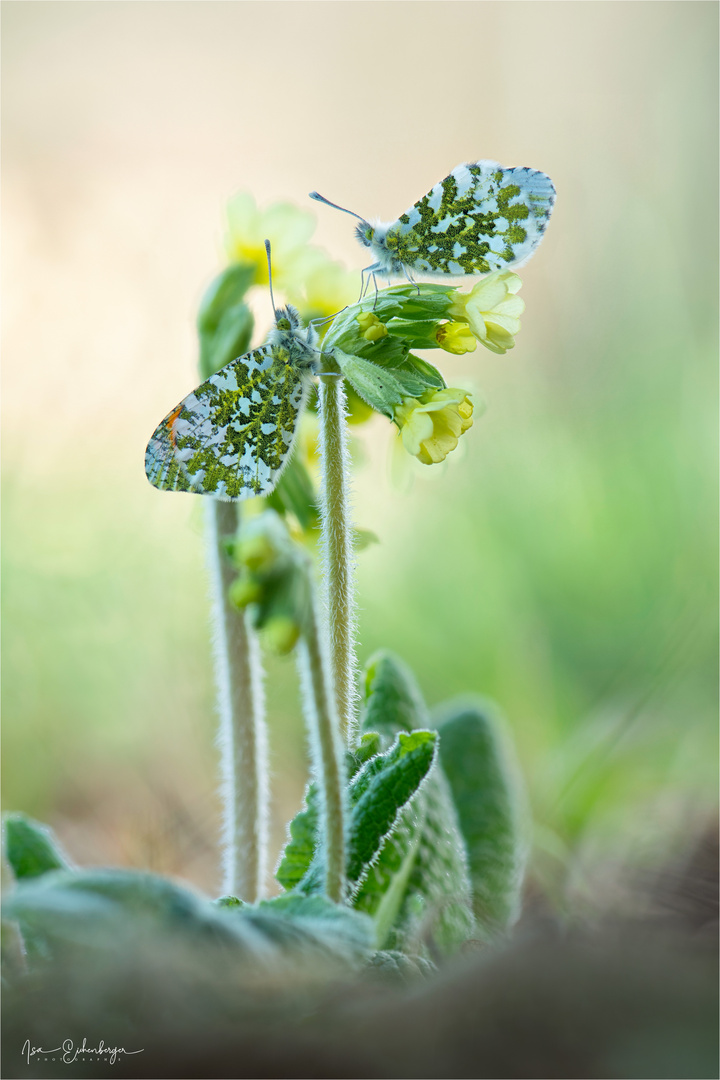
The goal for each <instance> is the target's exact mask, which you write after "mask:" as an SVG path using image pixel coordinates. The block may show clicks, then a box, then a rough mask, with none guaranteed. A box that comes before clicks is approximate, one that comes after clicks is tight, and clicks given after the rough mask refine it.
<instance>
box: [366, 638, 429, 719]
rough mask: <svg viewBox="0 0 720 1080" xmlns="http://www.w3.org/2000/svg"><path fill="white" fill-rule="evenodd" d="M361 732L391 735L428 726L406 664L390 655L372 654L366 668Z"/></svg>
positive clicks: (381, 652)
mask: <svg viewBox="0 0 720 1080" xmlns="http://www.w3.org/2000/svg"><path fill="white" fill-rule="evenodd" d="M364 681H365V687H364V689H365V708H364V711H363V716H362V728H363V731H379V732H380V733H381V734H383V735H386V736H393V735H395V734H396V733H397V732H398V731H413V730H414V729H415V728H420V727H428V726H429V713H428V710H427V707H426V705H425V702H424V701H423V699H422V695H421V693H420V691H419V689H418V686H417V683H416V682H415V679H414V676H413V674H412V672H411V671H410V668H409V667H408V666H407V664H404V663H403V662H402V660H400V659H398V657H396V656H393V654H392V653H390V652H386V651H384V650H380V651H379V652H376V653H373V655H372V656H371V657H370V659H369V660H368V662H367V664H366V666H365V679H364Z"/></svg>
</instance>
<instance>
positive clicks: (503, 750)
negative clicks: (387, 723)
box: [435, 702, 527, 934]
mask: <svg viewBox="0 0 720 1080" xmlns="http://www.w3.org/2000/svg"><path fill="white" fill-rule="evenodd" d="M435 722H436V726H437V729H438V732H439V734H440V761H441V763H442V768H443V772H444V773H445V775H446V776H447V779H448V783H449V785H450V791H451V793H452V798H453V802H454V805H455V809H456V811H457V817H458V823H459V826H460V830H461V832H462V835H463V837H464V839H465V844H466V847H467V854H468V867H469V871H470V880H471V884H472V889H473V907H474V910H475V916H476V918H477V920H478V923H479V924H480V925H481V926H482V927H483V928H484V930H485V931H486V932H487V933H489V934H492V933H495V932H497V931H498V930H502V929H504V928H505V927H507V926H508V925H509V924H511V923H512V922H513V921H514V920H515V919H516V918H517V915H518V913H519V908H520V891H521V887H522V880H523V874H524V870H525V862H526V857H527V840H526V837H527V828H526V822H525V800H524V793H523V786H522V781H521V778H520V774H519V771H518V768H517V765H516V764H515V761H514V754H513V751H512V746H511V744H510V740H509V737H508V735H507V734H506V732H505V730H504V725H503V724H502V723H501V721H500V719H499V717H498V716H497V715H496V714H495V713H494V712H493V710H492V709H491V708H490V707H489V706H488V705H487V704H486V703H484V702H478V703H475V702H465V703H463V702H458V703H452V702H451V703H450V704H448V705H446V706H445V707H444V708H443V709H442V710H441V711H440V712H439V713H438V714H437V716H436V717H435Z"/></svg>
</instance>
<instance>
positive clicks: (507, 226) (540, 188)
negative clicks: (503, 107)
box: [375, 161, 555, 276]
mask: <svg viewBox="0 0 720 1080" xmlns="http://www.w3.org/2000/svg"><path fill="white" fill-rule="evenodd" d="M554 203H555V188H554V186H553V183H552V181H551V180H550V177H549V176H546V175H545V173H542V172H538V170H537V169H528V168H513V169H505V168H503V167H502V165H499V164H498V163H497V162H496V161H475V162H471V163H469V164H467V165H458V167H457V168H456V169H453V171H452V172H451V173H450V175H449V176H446V177H445V179H444V180H441V181H440V182H439V183H438V184H436V185H435V187H434V188H433V189H432V191H429V192H428V194H427V195H424V196H423V198H422V199H420V200H419V201H418V202H416V203H415V204H414V205H413V206H411V207H410V209H409V210H407V211H406V212H405V213H404V214H402V215H401V216H400V217H399V218H398V220H397V221H394V222H391V223H390V224H389V225H388V226H386V227H385V228H386V229H387V232H386V233H385V235H384V237H383V235H382V234H383V227H382V226H381V227H380V228H379V229H377V230H376V232H375V240H376V242H378V243H379V244H382V246H383V247H384V248H385V249H386V252H387V254H389V255H390V256H391V258H392V260H393V263H395V264H396V267H393V268H394V269H395V268H401V267H402V266H403V265H404V266H406V267H408V268H409V269H411V270H415V271H417V272H418V273H419V274H423V275H431V276H432V275H435V274H438V275H439V274H453V275H462V274H487V273H490V272H491V271H493V270H500V269H507V268H508V267H510V266H518V265H520V264H521V263H523V262H525V261H526V260H527V259H529V258H530V256H531V255H532V254H533V252H534V251H535V249H536V248H537V246H538V244H539V243H540V241H541V240H542V236H543V233H544V231H545V227H546V225H547V223H548V220H549V218H550V214H551V213H552V208H553V205H554Z"/></svg>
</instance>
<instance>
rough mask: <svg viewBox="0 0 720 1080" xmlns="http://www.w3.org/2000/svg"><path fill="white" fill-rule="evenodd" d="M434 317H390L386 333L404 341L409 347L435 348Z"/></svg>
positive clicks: (435, 321) (436, 346)
mask: <svg viewBox="0 0 720 1080" xmlns="http://www.w3.org/2000/svg"><path fill="white" fill-rule="evenodd" d="M437 326H438V324H437V320H436V319H417V320H416V319H391V320H390V322H389V323H388V325H387V329H388V333H389V334H392V336H393V337H399V338H401V339H402V340H403V341H405V342H406V343H407V345H408V348H410V349H437V348H438V343H437V338H436V337H435V333H436V331H437Z"/></svg>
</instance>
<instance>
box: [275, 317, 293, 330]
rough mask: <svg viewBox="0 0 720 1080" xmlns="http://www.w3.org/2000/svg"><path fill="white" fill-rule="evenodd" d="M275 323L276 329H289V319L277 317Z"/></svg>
mask: <svg viewBox="0 0 720 1080" xmlns="http://www.w3.org/2000/svg"><path fill="white" fill-rule="evenodd" d="M276 325H277V328H278V330H290V329H291V326H290V320H289V319H278V321H277V324H276Z"/></svg>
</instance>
